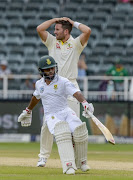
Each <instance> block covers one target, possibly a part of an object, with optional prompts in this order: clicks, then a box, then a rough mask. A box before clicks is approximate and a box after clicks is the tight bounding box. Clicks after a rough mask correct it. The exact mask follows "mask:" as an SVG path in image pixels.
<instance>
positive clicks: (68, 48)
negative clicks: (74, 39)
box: [54, 42, 74, 55]
mask: <svg viewBox="0 0 133 180" xmlns="http://www.w3.org/2000/svg"><path fill="white" fill-rule="evenodd" d="M54 49H55V51H56V52H57V53H60V54H64V55H65V54H69V53H71V52H73V50H74V46H73V44H72V43H64V44H62V43H59V42H56V44H55V47H54Z"/></svg>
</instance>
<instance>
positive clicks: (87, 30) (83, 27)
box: [78, 24, 91, 34]
mask: <svg viewBox="0 0 133 180" xmlns="http://www.w3.org/2000/svg"><path fill="white" fill-rule="evenodd" d="M78 29H79V30H80V31H81V32H82V33H88V34H91V29H90V28H89V27H88V26H86V25H85V24H80V25H79V27H78Z"/></svg>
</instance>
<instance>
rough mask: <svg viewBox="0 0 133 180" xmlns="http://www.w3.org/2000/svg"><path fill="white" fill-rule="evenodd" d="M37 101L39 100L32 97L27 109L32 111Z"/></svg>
mask: <svg viewBox="0 0 133 180" xmlns="http://www.w3.org/2000/svg"><path fill="white" fill-rule="evenodd" d="M39 101H40V99H37V98H36V97H35V96H32V98H31V101H30V103H29V105H28V107H27V108H28V109H30V110H32V109H33V108H34V107H35V106H36V105H37V103H38V102H39Z"/></svg>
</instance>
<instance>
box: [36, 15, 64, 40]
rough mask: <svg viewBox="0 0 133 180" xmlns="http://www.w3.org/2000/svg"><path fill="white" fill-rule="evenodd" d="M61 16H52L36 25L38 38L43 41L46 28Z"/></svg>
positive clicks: (46, 34)
mask: <svg viewBox="0 0 133 180" xmlns="http://www.w3.org/2000/svg"><path fill="white" fill-rule="evenodd" d="M60 19H61V18H53V19H50V20H48V21H45V22H43V23H42V24H40V25H39V26H37V32H38V34H39V36H40V38H41V39H42V40H43V41H44V42H45V41H46V40H47V36H48V33H47V31H46V30H47V29H48V28H49V27H50V26H51V25H52V24H54V23H55V22H56V21H59V20H60Z"/></svg>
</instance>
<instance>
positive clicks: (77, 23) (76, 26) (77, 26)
mask: <svg viewBox="0 0 133 180" xmlns="http://www.w3.org/2000/svg"><path fill="white" fill-rule="evenodd" d="M80 24H81V23H79V22H77V21H75V22H74V24H73V26H74V27H75V28H77V29H79V25H80Z"/></svg>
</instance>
